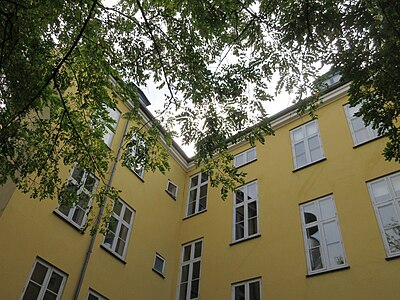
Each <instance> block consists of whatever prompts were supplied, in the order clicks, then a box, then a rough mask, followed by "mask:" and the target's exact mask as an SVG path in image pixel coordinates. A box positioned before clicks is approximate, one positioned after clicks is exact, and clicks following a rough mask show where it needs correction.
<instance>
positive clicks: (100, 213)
mask: <svg viewBox="0 0 400 300" xmlns="http://www.w3.org/2000/svg"><path fill="white" fill-rule="evenodd" d="M128 126H129V120H127V122H126V125H125V129H124V134H123V136H122V139H121V143H120V145H119V148H118V152H117V156H116V157H115V161H114V165H113V167H112V170H111V175H110V180H109V181H108V184H107V192H108V191H109V190H110V187H111V185H112V181H113V178H114V174H115V170H116V168H117V164H118V159H119V156H120V154H121V149H122V145H123V142H124V137H125V135H126V133H127V131H128ZM106 200H107V198H106V197H104V198H103V199H102V201H101V207H100V211H99V214H98V215H97V219H96V225H95V226H96V227H98V226H99V225H100V222H101V218H102V217H103V213H104V206H105V203H106ZM96 236H97V230H96V231H95V232H94V234H93V235H92V238H91V240H90V245H89V249H88V251H87V253H86V257H85V261H84V263H83V266H82V271H81V275H80V277H79V282H78V285H77V286H76V289H75V294H74V300H78V297H79V293H80V291H81V288H82V284H83V280H84V278H85V274H86V270H87V267H88V265H89V260H90V256H91V255H92V252H93V246H94V241H95V240H96Z"/></svg>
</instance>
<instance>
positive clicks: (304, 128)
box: [290, 120, 325, 169]
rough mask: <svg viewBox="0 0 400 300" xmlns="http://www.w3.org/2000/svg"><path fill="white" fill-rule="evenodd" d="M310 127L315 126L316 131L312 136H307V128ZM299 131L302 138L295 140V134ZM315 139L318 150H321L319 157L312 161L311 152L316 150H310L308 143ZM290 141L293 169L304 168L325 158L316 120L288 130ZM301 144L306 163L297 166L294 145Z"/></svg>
mask: <svg viewBox="0 0 400 300" xmlns="http://www.w3.org/2000/svg"><path fill="white" fill-rule="evenodd" d="M310 125H315V126H316V131H315V132H314V133H312V134H310V135H309V134H308V133H307V127H308V126H310ZM298 131H301V132H302V135H303V138H301V139H299V140H297V141H296V140H295V133H296V132H298ZM315 137H317V138H318V143H319V148H320V149H321V157H318V158H315V159H312V157H311V151H313V150H316V149H317V148H314V149H310V145H309V141H310V140H311V139H313V138H315ZM290 140H291V144H292V154H293V163H294V168H295V169H299V168H302V167H305V166H307V165H310V164H312V163H314V162H317V161H320V160H323V159H324V158H325V154H324V149H323V147H322V140H321V135H320V131H319V125H318V122H317V120H312V121H310V122H307V123H305V124H303V125H301V126H299V127H296V128H294V129H292V130H290ZM301 143H303V145H304V151H305V153H304V154H305V156H306V162H305V163H304V164H301V165H300V164H299V162H298V161H297V156H296V145H298V144H301Z"/></svg>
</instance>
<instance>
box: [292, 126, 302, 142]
mask: <svg viewBox="0 0 400 300" xmlns="http://www.w3.org/2000/svg"><path fill="white" fill-rule="evenodd" d="M292 136H293V142H298V141H300V140H302V139H304V135H303V128H302V127H300V128H298V129H295V130H293V134H292Z"/></svg>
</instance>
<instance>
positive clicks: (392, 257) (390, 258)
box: [385, 253, 400, 261]
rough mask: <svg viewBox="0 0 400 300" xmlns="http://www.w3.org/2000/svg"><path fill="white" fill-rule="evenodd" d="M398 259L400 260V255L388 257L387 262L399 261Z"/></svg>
mask: <svg viewBox="0 0 400 300" xmlns="http://www.w3.org/2000/svg"><path fill="white" fill-rule="evenodd" d="M398 258H400V253H399V254H396V255H393V256H390V257H386V258H385V260H387V261H389V260H394V259H398Z"/></svg>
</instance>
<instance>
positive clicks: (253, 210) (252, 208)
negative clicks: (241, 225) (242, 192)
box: [247, 201, 257, 218]
mask: <svg viewBox="0 0 400 300" xmlns="http://www.w3.org/2000/svg"><path fill="white" fill-rule="evenodd" d="M247 210H248V217H249V218H252V217H256V216H257V201H253V202H250V203H249V204H248V205H247Z"/></svg>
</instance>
